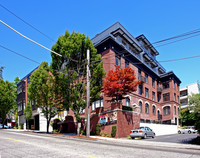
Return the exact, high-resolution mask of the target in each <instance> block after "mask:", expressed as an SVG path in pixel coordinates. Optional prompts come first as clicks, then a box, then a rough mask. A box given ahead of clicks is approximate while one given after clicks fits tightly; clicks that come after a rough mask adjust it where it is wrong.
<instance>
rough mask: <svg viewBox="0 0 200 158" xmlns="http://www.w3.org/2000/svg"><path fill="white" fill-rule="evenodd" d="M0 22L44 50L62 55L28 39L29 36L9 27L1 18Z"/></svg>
mask: <svg viewBox="0 0 200 158" xmlns="http://www.w3.org/2000/svg"><path fill="white" fill-rule="evenodd" d="M0 22H1V23H2V24H4V25H5V26H7V27H8V28H10V29H11V30H12V31H14V32H16V33H17V34H19V35H20V36H22V37H24V38H26V39H27V40H29V41H31V42H33V43H35V44H37V45H38V46H40V47H42V48H44V49H46V50H48V51H50V52H52V53H54V54H56V55H58V56H60V57H62V55H61V54H58V53H56V52H54V51H52V50H51V49H49V48H47V47H45V46H43V45H41V44H39V43H37V42H36V41H34V40H32V39H30V38H28V37H26V36H25V35H23V34H21V33H20V32H18V31H17V30H15V29H14V28H12V27H11V26H9V25H8V24H6V23H5V22H3V21H2V20H0Z"/></svg>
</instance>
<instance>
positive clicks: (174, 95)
mask: <svg viewBox="0 0 200 158" xmlns="http://www.w3.org/2000/svg"><path fill="white" fill-rule="evenodd" d="M174 101H176V93H174Z"/></svg>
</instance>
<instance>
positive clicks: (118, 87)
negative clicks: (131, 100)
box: [103, 65, 139, 102]
mask: <svg viewBox="0 0 200 158" xmlns="http://www.w3.org/2000/svg"><path fill="white" fill-rule="evenodd" d="M138 84H139V81H136V77H135V76H134V70H132V69H131V68H130V67H127V68H124V69H122V68H120V66H116V65H115V70H110V71H109V72H108V74H107V76H106V77H105V79H104V82H103V92H104V95H105V96H107V97H111V99H110V100H108V101H111V102H115V101H116V102H118V101H120V100H122V99H124V98H125V97H124V96H125V95H127V94H130V93H132V92H134V91H136V88H137V85H138Z"/></svg>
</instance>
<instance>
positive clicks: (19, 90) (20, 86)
mask: <svg viewBox="0 0 200 158" xmlns="http://www.w3.org/2000/svg"><path fill="white" fill-rule="evenodd" d="M21 92H22V84H20V85H19V86H17V94H20V93H21Z"/></svg>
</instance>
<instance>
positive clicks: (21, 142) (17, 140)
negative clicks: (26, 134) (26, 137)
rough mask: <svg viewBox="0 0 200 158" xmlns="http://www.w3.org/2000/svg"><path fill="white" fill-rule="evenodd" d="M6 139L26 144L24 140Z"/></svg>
mask: <svg viewBox="0 0 200 158" xmlns="http://www.w3.org/2000/svg"><path fill="white" fill-rule="evenodd" d="M6 139H8V140H13V141H16V142H21V143H24V141H22V140H17V139H12V138H6Z"/></svg>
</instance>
